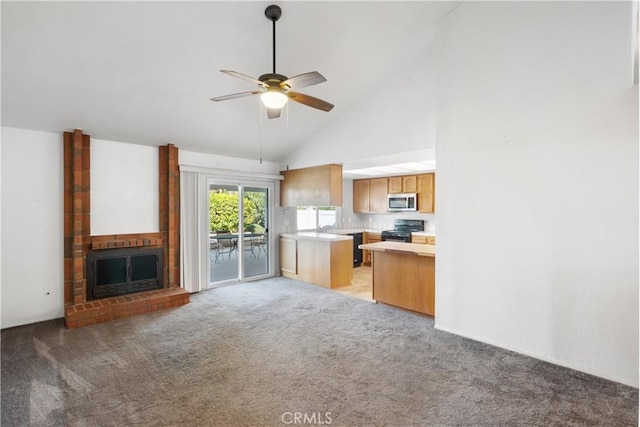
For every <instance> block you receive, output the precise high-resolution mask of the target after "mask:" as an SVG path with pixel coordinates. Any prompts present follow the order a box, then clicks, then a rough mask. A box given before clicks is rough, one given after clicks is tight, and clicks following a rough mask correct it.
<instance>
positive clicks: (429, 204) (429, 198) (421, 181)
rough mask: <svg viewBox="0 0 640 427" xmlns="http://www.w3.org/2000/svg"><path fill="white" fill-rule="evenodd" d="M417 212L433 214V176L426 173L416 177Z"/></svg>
mask: <svg viewBox="0 0 640 427" xmlns="http://www.w3.org/2000/svg"><path fill="white" fill-rule="evenodd" d="M417 181H418V188H417V193H418V211H419V212H424V213H432V212H435V174H434V173H426V174H423V175H418V176H417Z"/></svg>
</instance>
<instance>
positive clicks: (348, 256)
mask: <svg viewBox="0 0 640 427" xmlns="http://www.w3.org/2000/svg"><path fill="white" fill-rule="evenodd" d="M352 255H353V237H352V236H345V235H338V234H329V233H316V232H297V233H285V234H281V235H280V272H281V274H282V275H283V276H284V277H288V278H291V279H298V280H302V281H303V282H308V283H313V284H316V285H320V286H324V287H325V288H330V289H334V288H338V287H341V286H348V285H350V284H351V279H352V277H353V256H352Z"/></svg>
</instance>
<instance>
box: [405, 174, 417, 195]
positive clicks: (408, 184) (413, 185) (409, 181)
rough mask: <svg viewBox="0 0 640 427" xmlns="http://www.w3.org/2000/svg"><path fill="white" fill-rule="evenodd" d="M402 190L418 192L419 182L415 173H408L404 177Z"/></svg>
mask: <svg viewBox="0 0 640 427" xmlns="http://www.w3.org/2000/svg"><path fill="white" fill-rule="evenodd" d="M402 192H403V193H417V192H418V184H417V179H416V176H415V175H407V176H403V177H402Z"/></svg>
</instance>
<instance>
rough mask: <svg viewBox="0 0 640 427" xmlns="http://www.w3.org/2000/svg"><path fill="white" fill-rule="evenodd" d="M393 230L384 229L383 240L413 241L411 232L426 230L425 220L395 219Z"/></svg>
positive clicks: (381, 234) (381, 235)
mask: <svg viewBox="0 0 640 427" xmlns="http://www.w3.org/2000/svg"><path fill="white" fill-rule="evenodd" d="M393 227H394V228H393V230H384V231H383V232H382V233H380V237H381V238H382V240H383V241H395V242H407V243H410V242H411V233H412V232H416V231H424V220H421V219H396V220H394V221H393Z"/></svg>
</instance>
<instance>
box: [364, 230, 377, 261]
mask: <svg viewBox="0 0 640 427" xmlns="http://www.w3.org/2000/svg"><path fill="white" fill-rule="evenodd" d="M381 241H382V237H381V236H380V233H373V232H370V231H368V232H365V233H364V235H363V236H362V243H365V244H366V243H378V242H381ZM362 263H363V264H364V265H371V251H368V250H366V249H364V250H363V251H362Z"/></svg>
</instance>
